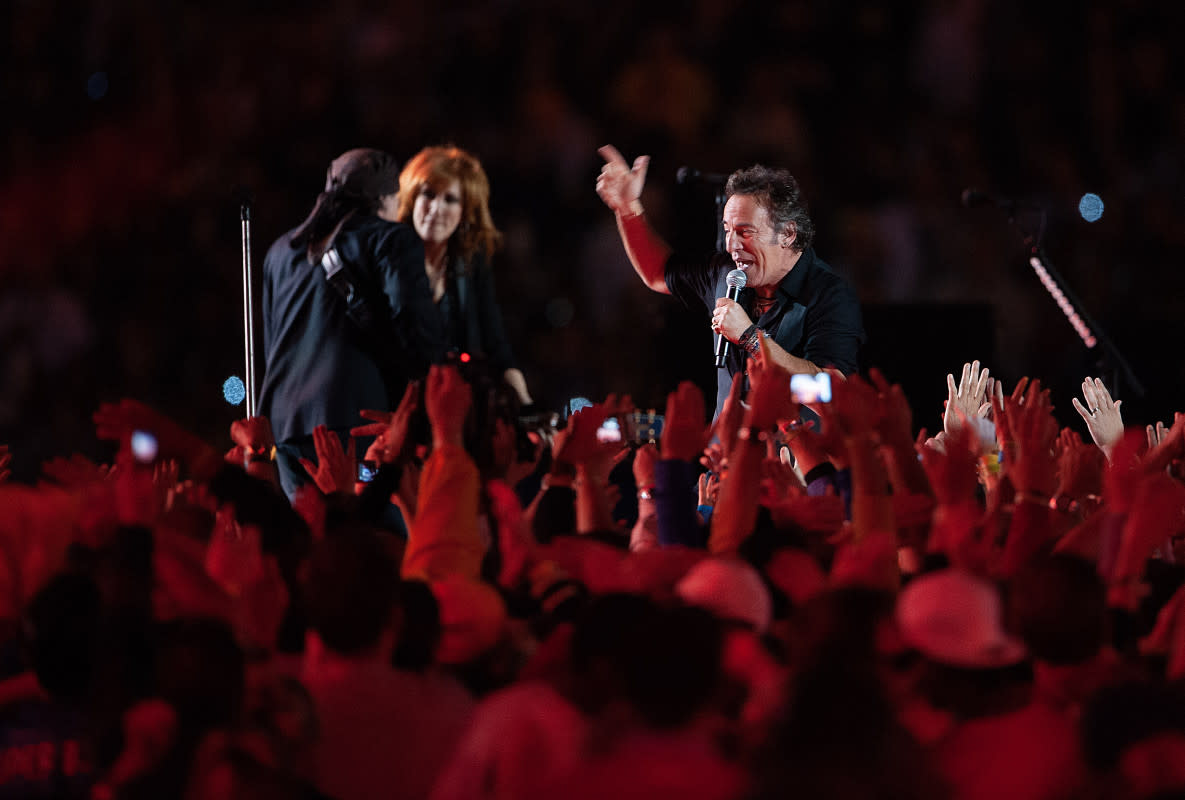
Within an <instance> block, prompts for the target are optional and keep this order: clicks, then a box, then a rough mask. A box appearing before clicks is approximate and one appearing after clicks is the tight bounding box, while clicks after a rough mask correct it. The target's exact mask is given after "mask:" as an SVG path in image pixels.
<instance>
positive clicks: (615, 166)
mask: <svg viewBox="0 0 1185 800" xmlns="http://www.w3.org/2000/svg"><path fill="white" fill-rule="evenodd" d="M597 152H598V153H600V154H601V157H602V158H604V159H605V166H604V167H602V168H601V174H600V175H599V176H598V177H597V194H598V195H600V197H601V199H602V200H603V201H605V205H607V206H609V208H611V209H613V213H614V214H616V215H617V230H618V232H619V233H620V234H621V242H622V244H623V245H625V253H626V255H627V256H629V259H630V263H631V264H633V265H634V271H635V272H637V273H638V277H640V278H641V279H642V282H643V283H645V284H646V285H647V286H648V287H649V288H650V289H653V290H654V291H656V292H661V293H662V294H670V293H671V290H670V289H669V288H668V287H667V281H666V263H667V259H668V258H669V257H670V255H671V247H670V245H668V244H667V243H666V241H665V240H664V239H663V238H662V237H661V236H659V235H658V233H657V232H656V231H655V230H654V228H652V227H650V223H649V222H647V221H646V216H645V211H644V209H643V208H642V201H641V197H642V187H643V186H644V185H645V183H646V170H647V169H648V168H649V166H650V156H638V157H637V158H636V159H634V164H633V167H631V166H630V165H629V164H627V163H626V160H625V158H624V157H623V156H622V155H621V153H620V152H618V150H617V148H616V147H614V146H613V145H611V144H607V145H605V146H604V147H602V148H600V149H599V150H597Z"/></svg>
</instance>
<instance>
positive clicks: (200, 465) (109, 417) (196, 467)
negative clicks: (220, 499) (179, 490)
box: [93, 397, 222, 478]
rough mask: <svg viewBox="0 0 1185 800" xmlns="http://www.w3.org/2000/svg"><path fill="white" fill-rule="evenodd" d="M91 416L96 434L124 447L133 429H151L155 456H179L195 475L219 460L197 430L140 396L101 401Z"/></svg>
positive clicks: (209, 469) (202, 475) (204, 472)
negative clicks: (116, 400) (117, 400)
mask: <svg viewBox="0 0 1185 800" xmlns="http://www.w3.org/2000/svg"><path fill="white" fill-rule="evenodd" d="M93 419H94V423H95V435H96V436H97V437H98V438H100V439H105V440H109V441H116V442H119V443H120V447H121V448H126V447H127V445H128V442H129V441H130V439H131V435H132V433H133V432H134V431H146V432H148V433H151V434H152V435H153V436H155V437H156V442H157V447H158V448H159V449H158V453H157V457H158V458H175V459H178V460H179V461H181V462H182V463H184V464H186V465H187V466H188V467H189V468H190V469H191V470H193V471H194V472H195V473H196V474H195V476H194V477H198V478H206V477H209V474H212V472H213V470H215V469H217V467H218V464H219V463H220V462H221V461H222V458H221V456H219V455H218V452H217V451H215V449H214V448H213V446H211V445H210V444H208V443H207V442H205V441H204V440H203V439H202V438H201V437H199V436H198V435H197V434H195V433H193V432H192V431H189V430H187V429H186V428H185V427H183V426H182V425H180V424H179V423H178V422H176V421H175V420H173V419H172V418H171V417H169V416H167V415H165V414H163V413H161V412H160V411H157V410H156V409H154V408H151V407H150V406H148V405H145V404H144V403H142V402H140V401H139V400H133V399H131V398H127V397H125V398H123V399H122V400H120V401H119V402H118V403H103V404H102V405H100V406H99V410H98V411H96V412H95V413H94V416H93ZM207 473H209V474H207Z"/></svg>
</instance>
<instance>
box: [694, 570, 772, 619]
mask: <svg viewBox="0 0 1185 800" xmlns="http://www.w3.org/2000/svg"><path fill="white" fill-rule="evenodd" d="M675 594H677V595H678V596H679V598H680V599H682V600H683V602H684V603H686V604H687V605H690V606H698V607H700V608H704V609H707V610H708V611H711V612H712V613H713V614H715V615H716V616H717V617H719V618H720V619H725V620H733V621H736V622H743V623H745V624H747V625H750V626H752V628H753V629H754V630H755V631H757V632H758V633H765V630H766V628H768V627H769V622H770V619H771V618H772V617H773V601H772V600H771V599H770V596H769V589H767V588H766V586H765V583H764V582H763V581H762V580H761V573H759V572H758V571H757V570H756V569H755V568H754V567H753V566H752V565H751V564H749V563H747V562H745V561H741V560H740V559H735V558H705V559H704V560H702V561H700V562H699V563H697V564H695V565H694V566H693V567H692V568H691V569H689V570H688V571H687V574H686V575H684V576H683V577H682V579H680V581H679V583H678V584H676V586H675Z"/></svg>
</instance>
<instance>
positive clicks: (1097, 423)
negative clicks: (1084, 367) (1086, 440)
mask: <svg viewBox="0 0 1185 800" xmlns="http://www.w3.org/2000/svg"><path fill="white" fill-rule="evenodd" d="M1082 398H1083V399H1084V400H1085V401H1086V405H1085V406H1083V404H1082V403H1080V402H1078V398H1077V397H1075V398H1073V399H1071V400H1070V403H1071V405H1073V406H1074V410H1075V411H1077V412H1078V414H1079V415H1080V416H1081V417H1082V419H1083V420H1084V421H1085V422H1086V428H1087V430H1089V431H1090V436H1091V438H1092V439H1094V443H1095V444H1097V445H1098V446H1099V449H1100V450H1102V451H1103V455H1105V456H1106V457H1107V460H1108V461H1110V460H1111V455H1112V451H1113V450H1114V448H1115V444H1116V442H1118V441H1119V439H1120V438H1121V437H1122V436H1123V415H1122V414H1120V412H1119V407H1120V406H1121V405H1123V401H1122V400H1112V399H1111V393H1110V392H1108V391H1107V387H1106V385H1105V384H1104V383H1103V381H1102V379H1100V378H1087V379H1086V380H1084V381H1083V382H1082Z"/></svg>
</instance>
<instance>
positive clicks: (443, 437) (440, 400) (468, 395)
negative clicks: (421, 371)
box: [424, 364, 473, 447]
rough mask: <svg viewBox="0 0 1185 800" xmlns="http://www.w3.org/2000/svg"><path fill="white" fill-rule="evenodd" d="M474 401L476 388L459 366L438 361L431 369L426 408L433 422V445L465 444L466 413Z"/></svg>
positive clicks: (425, 399)
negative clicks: (458, 368) (472, 386)
mask: <svg viewBox="0 0 1185 800" xmlns="http://www.w3.org/2000/svg"><path fill="white" fill-rule="evenodd" d="M472 403H473V390H472V389H471V388H470V386H469V384H468V383H466V382H465V379H464V378H463V377H461V373H460V372H459V371H458V370H457V368H456V367H453V366H450V365H447V364H435V365H433V366H432V367H431V369H429V370H428V382H427V384H426V385H425V389H424V408H425V409H426V410H427V412H428V421H429V422H430V423H431V424H432V441H433V444H434V445H441V444H453V445H456V446H457V447H463V446H464V436H463V431H464V429H465V417H466V416H467V415H468V413H469V406H470V405H471V404H472Z"/></svg>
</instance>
